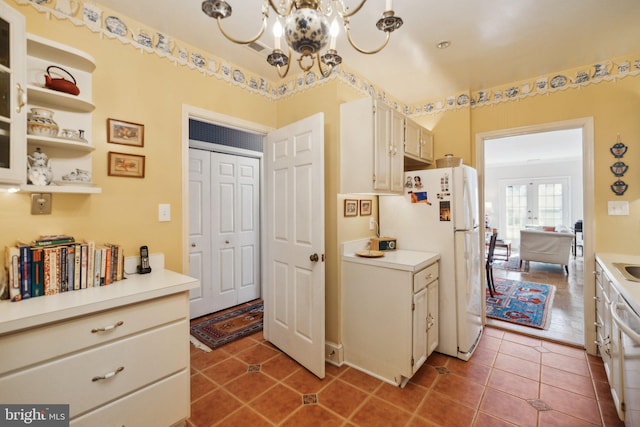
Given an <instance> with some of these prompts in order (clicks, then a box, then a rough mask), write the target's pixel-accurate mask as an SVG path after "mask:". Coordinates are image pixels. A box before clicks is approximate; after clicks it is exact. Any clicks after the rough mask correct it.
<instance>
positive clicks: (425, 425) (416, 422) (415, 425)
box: [407, 415, 437, 427]
mask: <svg viewBox="0 0 640 427" xmlns="http://www.w3.org/2000/svg"><path fill="white" fill-rule="evenodd" d="M407 427H437V424H434V423H432V422H429V421H427V420H425V419H424V418H422V417H419V416H417V415H414V416H413V418H411V421H409V424H407Z"/></svg>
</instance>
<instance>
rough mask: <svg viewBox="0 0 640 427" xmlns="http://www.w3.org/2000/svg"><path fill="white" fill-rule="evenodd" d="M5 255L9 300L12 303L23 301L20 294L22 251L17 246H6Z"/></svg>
mask: <svg viewBox="0 0 640 427" xmlns="http://www.w3.org/2000/svg"><path fill="white" fill-rule="evenodd" d="M4 255H5V267H6V268H7V272H8V275H9V278H8V279H9V299H10V300H11V301H20V300H21V299H22V294H21V292H20V287H21V282H20V250H19V249H18V247H17V246H6V247H5V249H4Z"/></svg>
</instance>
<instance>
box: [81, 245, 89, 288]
mask: <svg viewBox="0 0 640 427" xmlns="http://www.w3.org/2000/svg"><path fill="white" fill-rule="evenodd" d="M88 265H89V246H88V245H87V244H86V243H81V244H80V289H86V288H87V282H88V278H87V268H88Z"/></svg>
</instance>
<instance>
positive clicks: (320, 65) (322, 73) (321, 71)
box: [316, 52, 333, 77]
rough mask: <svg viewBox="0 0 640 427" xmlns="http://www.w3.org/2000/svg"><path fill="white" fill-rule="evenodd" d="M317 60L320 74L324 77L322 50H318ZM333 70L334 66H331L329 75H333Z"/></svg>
mask: <svg viewBox="0 0 640 427" xmlns="http://www.w3.org/2000/svg"><path fill="white" fill-rule="evenodd" d="M316 61H318V70H320V75H321V76H322V77H324V75H325V74H324V73H325V70H323V69H322V61H321V60H320V52H316ZM331 70H333V67H332V66H329V73H328V74H327V76H329V75H331Z"/></svg>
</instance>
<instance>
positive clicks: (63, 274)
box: [58, 246, 69, 292]
mask: <svg viewBox="0 0 640 427" xmlns="http://www.w3.org/2000/svg"><path fill="white" fill-rule="evenodd" d="M58 271H60V292H67V291H68V290H69V288H68V283H67V247H66V246H62V247H60V258H59V259H58Z"/></svg>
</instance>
